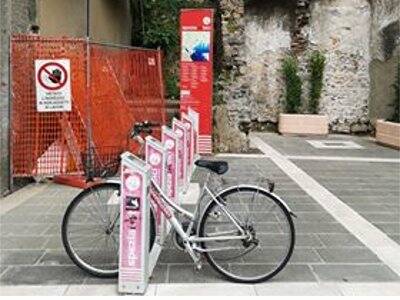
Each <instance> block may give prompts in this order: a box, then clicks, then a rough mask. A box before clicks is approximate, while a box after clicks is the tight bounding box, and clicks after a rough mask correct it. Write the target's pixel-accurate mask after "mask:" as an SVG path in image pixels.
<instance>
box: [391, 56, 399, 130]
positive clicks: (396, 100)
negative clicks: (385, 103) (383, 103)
mask: <svg viewBox="0 0 400 300" xmlns="http://www.w3.org/2000/svg"><path fill="white" fill-rule="evenodd" d="M392 86H393V88H394V91H395V96H394V99H393V103H392V104H391V105H390V106H392V107H393V114H392V117H391V118H390V119H389V121H392V122H396V123H400V62H399V63H397V74H396V79H395V82H394V84H393V85H392Z"/></svg>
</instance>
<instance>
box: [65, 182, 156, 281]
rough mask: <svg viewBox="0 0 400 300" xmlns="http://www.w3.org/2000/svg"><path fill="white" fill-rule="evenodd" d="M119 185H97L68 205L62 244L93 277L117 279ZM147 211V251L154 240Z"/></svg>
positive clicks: (153, 229)
mask: <svg viewBox="0 0 400 300" xmlns="http://www.w3.org/2000/svg"><path fill="white" fill-rule="evenodd" d="M119 210H120V184H118V183H101V184H98V185H95V186H93V187H90V188H88V189H86V190H84V191H82V192H81V193H80V194H79V195H78V196H76V197H75V199H74V200H73V201H72V202H71V204H70V205H69V206H68V208H67V211H66V213H65V215H64V219H63V222H62V228H61V232H62V241H63V244H64V248H65V250H66V252H67V254H68V256H69V257H70V258H71V260H72V261H73V262H74V263H75V264H76V265H77V266H78V267H80V268H81V269H82V270H84V271H86V272H88V273H90V274H91V275H94V276H97V277H103V278H107V277H117V276H118V257H119V221H120V220H119V219H120V212H119ZM155 235H156V232H155V221H154V215H153V213H152V212H150V245H149V246H150V249H151V248H152V245H153V243H154V241H155Z"/></svg>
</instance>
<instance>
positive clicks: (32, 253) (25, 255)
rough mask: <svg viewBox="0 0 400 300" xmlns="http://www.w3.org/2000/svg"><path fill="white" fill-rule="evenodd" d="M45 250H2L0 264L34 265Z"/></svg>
mask: <svg viewBox="0 0 400 300" xmlns="http://www.w3.org/2000/svg"><path fill="white" fill-rule="evenodd" d="M44 253H45V251H44V250H1V253H0V254H1V255H0V265H2V266H6V265H34V264H36V262H37V261H38V260H39V259H40V258H41V257H42V256H43V255H44Z"/></svg>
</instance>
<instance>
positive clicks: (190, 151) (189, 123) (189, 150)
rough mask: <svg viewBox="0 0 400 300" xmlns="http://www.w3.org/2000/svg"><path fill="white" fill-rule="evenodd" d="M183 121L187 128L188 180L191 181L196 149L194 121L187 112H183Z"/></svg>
mask: <svg viewBox="0 0 400 300" xmlns="http://www.w3.org/2000/svg"><path fill="white" fill-rule="evenodd" d="M181 121H182V123H183V124H185V126H186V129H187V139H186V151H187V173H186V180H187V182H188V183H189V182H190V177H191V176H192V169H193V168H192V166H193V160H194V149H193V144H194V142H193V139H194V134H193V122H192V120H191V119H190V118H189V116H188V115H187V114H185V113H182V114H181Z"/></svg>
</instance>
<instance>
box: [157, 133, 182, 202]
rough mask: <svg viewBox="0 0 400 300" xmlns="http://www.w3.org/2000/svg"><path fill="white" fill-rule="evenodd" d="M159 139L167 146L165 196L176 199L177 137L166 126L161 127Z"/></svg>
mask: <svg viewBox="0 0 400 300" xmlns="http://www.w3.org/2000/svg"><path fill="white" fill-rule="evenodd" d="M161 140H162V143H163V145H164V147H165V148H167V196H168V197H169V198H170V199H171V200H172V201H175V202H177V201H178V198H179V197H178V137H177V135H176V134H175V133H174V131H173V130H172V129H170V128H168V127H167V126H163V127H162V132H161Z"/></svg>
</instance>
